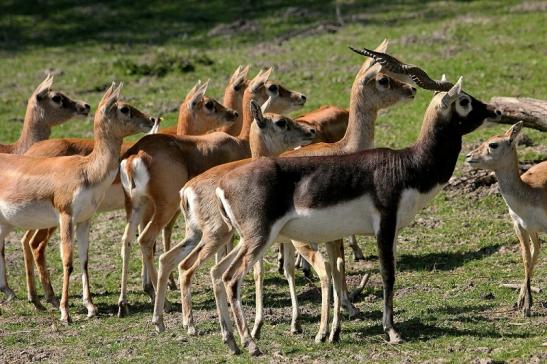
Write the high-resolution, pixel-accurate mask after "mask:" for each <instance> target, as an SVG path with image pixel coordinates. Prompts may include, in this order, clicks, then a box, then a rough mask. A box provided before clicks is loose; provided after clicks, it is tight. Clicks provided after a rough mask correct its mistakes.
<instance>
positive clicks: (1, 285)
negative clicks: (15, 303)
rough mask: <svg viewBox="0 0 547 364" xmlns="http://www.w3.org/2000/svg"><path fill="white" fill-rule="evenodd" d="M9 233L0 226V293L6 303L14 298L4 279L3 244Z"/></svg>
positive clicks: (4, 227)
mask: <svg viewBox="0 0 547 364" xmlns="http://www.w3.org/2000/svg"><path fill="white" fill-rule="evenodd" d="M10 231H11V229H10V228H9V226H6V225H0V291H2V292H4V294H5V295H6V302H7V301H11V300H12V299H14V298H15V292H13V291H12V289H11V288H9V286H8V280H7V277H6V256H5V251H4V244H5V241H6V236H7V235H8V233H9V232H10Z"/></svg>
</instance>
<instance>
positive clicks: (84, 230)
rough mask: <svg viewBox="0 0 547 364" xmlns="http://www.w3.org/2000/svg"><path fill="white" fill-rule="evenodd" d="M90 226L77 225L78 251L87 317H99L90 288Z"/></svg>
mask: <svg viewBox="0 0 547 364" xmlns="http://www.w3.org/2000/svg"><path fill="white" fill-rule="evenodd" d="M89 224H90V221H89V220H87V221H84V222H80V223H78V224H77V225H76V241H77V242H78V251H79V255H80V266H81V268H82V290H83V292H82V299H83V302H84V306H85V307H86V308H87V317H95V316H97V307H96V306H95V305H94V304H93V300H92V298H91V289H90V288H89V272H88V269H87V266H88V262H89V260H88V255H89Z"/></svg>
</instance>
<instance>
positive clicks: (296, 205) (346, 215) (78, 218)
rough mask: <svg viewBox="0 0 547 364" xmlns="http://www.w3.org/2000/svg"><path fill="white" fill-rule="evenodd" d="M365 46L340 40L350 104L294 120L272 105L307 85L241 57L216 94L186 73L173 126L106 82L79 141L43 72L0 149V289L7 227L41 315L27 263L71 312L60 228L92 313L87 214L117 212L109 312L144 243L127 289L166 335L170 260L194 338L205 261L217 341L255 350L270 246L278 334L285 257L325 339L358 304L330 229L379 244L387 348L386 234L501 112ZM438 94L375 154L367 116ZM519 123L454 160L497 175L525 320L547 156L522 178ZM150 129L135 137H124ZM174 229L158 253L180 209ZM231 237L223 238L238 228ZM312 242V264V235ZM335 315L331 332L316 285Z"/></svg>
mask: <svg viewBox="0 0 547 364" xmlns="http://www.w3.org/2000/svg"><path fill="white" fill-rule="evenodd" d="M387 47H388V42H387V40H385V41H384V42H382V43H381V44H380V45H379V46H378V47H377V48H376V49H375V50H369V49H366V48H365V49H362V50H357V49H353V48H352V50H353V51H355V52H356V53H359V54H361V55H363V56H365V57H366V58H365V61H364V63H363V64H362V66H361V68H360V69H359V72H358V73H357V75H356V77H355V80H354V82H353V85H352V88H351V95H350V100H349V110H346V109H344V108H341V107H338V106H323V107H321V108H320V109H318V110H315V111H312V112H310V113H308V114H306V115H303V116H300V117H298V118H296V119H291V118H289V117H287V116H283V115H282V114H285V113H288V112H290V111H294V110H297V109H299V108H301V107H302V106H303V105H304V104H305V103H306V96H305V95H303V94H302V93H299V92H296V91H291V90H289V89H287V88H285V87H284V86H282V85H281V84H279V83H277V82H274V81H271V80H270V76H271V73H272V68H268V69H263V70H261V71H260V72H259V73H258V74H257V75H256V76H255V77H254V78H253V79H248V78H247V75H248V73H249V66H246V67H241V66H240V67H238V68H237V69H236V71H235V72H234V73H233V75H232V76H231V77H230V79H229V81H228V85H227V87H226V90H225V94H224V100H223V104H221V103H219V102H218V101H216V100H214V99H213V98H210V97H209V96H206V95H205V94H206V92H207V88H208V85H209V81H207V82H203V83H202V82H197V83H196V85H195V86H194V87H193V88H192V89H191V90H190V91H189V92H188V94H187V95H186V97H185V99H184V101H183V102H182V104H181V105H180V109H179V116H178V122H177V126H176V128H162V129H159V130H158V128H159V122H160V118H156V117H151V116H148V115H146V114H145V113H143V112H141V111H139V110H138V109H137V108H136V107H134V106H131V105H129V104H127V103H125V102H123V101H121V100H120V93H121V90H122V84H121V83H120V84H118V85H116V84H114V83H113V84H112V86H111V87H110V88H108V90H106V92H105V94H104V96H103V97H102V99H101V101H100V102H99V105H98V106H97V109H96V111H95V115H94V124H93V132H94V139H93V140H86V139H52V140H47V139H48V137H49V135H50V132H51V127H52V126H54V125H58V124H60V123H63V122H65V121H67V120H69V119H71V118H73V117H77V116H86V115H88V114H89V112H90V106H89V105H88V104H86V103H84V102H82V101H75V100H72V99H71V98H69V97H68V96H66V95H65V94H63V93H61V92H59V91H54V90H53V89H52V83H53V77H52V76H48V77H47V78H46V79H45V80H44V81H43V82H42V83H41V84H40V85H39V86H38V87H37V88H36V90H35V91H34V92H33V94H32V95H31V97H30V98H29V101H28V107H27V111H26V115H25V119H24V123H23V130H22V133H21V136H20V138H19V140H18V141H17V142H16V143H15V144H12V145H0V152H1V154H0V169H1V170H2V173H1V174H0V253H1V259H0V290H1V291H2V292H3V293H4V295H5V297H6V299H7V301H9V300H11V299H13V298H15V294H14V292H13V290H12V289H11V288H10V287H9V285H8V280H7V272H6V263H5V253H4V252H5V249H4V243H5V238H6V236H7V235H8V234H9V233H10V232H12V231H14V230H15V229H17V228H19V229H25V230H27V231H26V232H25V234H24V236H23V238H22V241H21V243H22V247H23V251H24V261H25V273H26V280H27V292H28V300H29V302H31V303H32V304H33V305H35V306H36V307H37V308H43V306H42V304H41V303H40V300H39V298H38V295H37V293H36V287H35V282H34V267H36V269H37V270H38V273H39V277H40V282H41V285H42V286H43V289H44V293H45V298H46V300H47V301H48V302H49V303H51V304H52V305H54V306H55V307H59V309H60V311H61V320H62V321H65V322H70V313H69V305H68V299H69V282H70V275H71V273H72V269H73V268H72V254H73V253H72V249H73V247H72V246H73V240H74V238H75V239H76V241H77V244H78V250H79V257H80V265H81V269H82V283H83V294H82V297H83V302H84V306H85V307H86V309H87V313H88V317H92V316H95V315H97V308H96V307H95V305H94V304H93V300H92V294H91V289H90V278H89V273H88V270H89V269H88V268H89V267H88V248H89V230H90V224H91V218H92V216H93V215H94V214H95V213H96V212H97V211H108V210H115V209H122V208H125V210H126V216H127V223H126V227H125V231H124V233H123V238H122V242H121V256H122V271H121V275H120V297H119V301H118V307H119V311H118V316H120V317H122V316H125V315H128V314H129V306H128V301H127V281H128V275H129V269H128V264H129V256H130V251H131V244H132V243H133V242H134V241H138V243H139V245H140V248H141V252H142V263H143V268H142V274H141V276H142V277H141V279H142V284H143V289H144V291H145V292H147V293H148V294H149V295H150V297H151V299H152V301H153V302H154V310H153V318H152V322H153V323H154V324H155V326H156V329H157V330H158V331H159V332H162V331H164V330H165V325H164V321H163V314H164V310H165V309H169V307H170V304H169V302H168V301H167V300H166V291H167V287H170V288H171V289H175V288H176V282H175V281H174V279H173V276H172V273H173V270H174V269H175V267H177V266H178V277H179V288H180V292H181V301H182V314H183V316H182V318H183V326H184V328H185V329H186V330H187V331H188V334H190V335H194V334H195V333H196V331H197V330H196V326H195V323H194V319H193V315H192V299H191V281H192V277H193V275H194V273H195V271H196V270H197V269H198V268H199V267H200V266H201V265H203V263H205V262H206V261H207V260H208V259H210V258H211V257H213V256H214V255H215V256H216V264H214V266H213V268H212V269H211V281H212V288H213V292H214V297H215V301H216V307H217V314H218V318H219V322H220V329H221V334H222V339H223V341H224V343H225V344H226V345H227V346H228V348H229V350H230V351H231V352H233V353H237V352H239V347H238V344H237V343H236V341H235V338H234V334H233V325H232V321H231V318H230V311H231V312H232V317H233V319H234V321H235V326H236V328H237V331H238V334H239V337H240V342H241V344H242V345H243V346H244V347H246V348H247V349H248V350H249V352H250V353H251V354H252V355H258V354H260V350H259V349H258V346H257V343H256V340H257V339H258V338H259V336H260V330H261V327H262V323H263V310H264V307H263V299H262V296H263V268H262V258H263V256H264V254H265V253H266V251H267V249H268V247H269V246H271V245H272V244H273V243H275V242H278V243H279V244H280V248H279V249H280V253H281V258H282V259H281V261H282V271H283V273H284V275H285V277H286V278H287V281H288V283H289V290H290V297H291V304H292V318H291V332H292V333H298V332H300V331H301V326H300V322H299V319H300V318H299V312H300V311H299V306H298V300H297V294H296V283H295V255H296V254H297V253H298V254H300V256H301V257H302V258H303V259H304V260H305V261H306V262H307V263H308V264H309V265H310V266H311V267H312V268H313V270H314V271H315V272H316V274H317V276H318V278H319V281H320V286H321V318H320V326H319V330H318V333H317V335H316V341H318V342H321V341H325V340H326V339H327V335H328V340H329V341H331V342H336V341H338V340H339V338H340V332H341V324H340V321H341V320H340V310H341V307H343V308H344V309H346V310H347V311H348V312H349V313H350V315H352V314H355V313H356V312H357V309H356V308H355V307H354V306H353V304H352V303H351V300H350V295H349V294H348V291H347V286H346V283H345V264H344V254H343V247H342V243H343V240H342V239H343V238H344V237H351V238H350V241H352V244H351V246H352V248H353V249H354V252H355V254H356V257H357V258H362V253H361V252H360V249H359V247H358V246H357V244H356V239H355V237H354V235H355V234H356V235H373V236H375V237H376V241H377V249H378V256H379V260H380V268H381V269H380V272H381V276H382V280H383V296H384V309H383V328H384V331H385V333H386V335H387V336H388V338H389V341H390V342H391V343H398V342H401V341H402V336H401V334H400V333H399V332H398V330H397V329H396V327H395V326H394V323H393V295H394V282H395V271H396V270H395V261H396V247H397V237H398V235H399V232H400V230H401V229H402V228H404V227H405V226H408V225H409V224H410V223H411V222H412V221H413V220H414V216H415V215H416V213H417V212H418V211H419V210H421V209H422V208H423V207H425V206H426V205H427V204H428V203H429V202H430V201H431V200H432V199H433V197H434V196H435V195H436V194H437V193H438V192H439V191H440V190H441V189H442V187H443V186H444V185H445V184H446V183H447V182H448V180H449V179H450V177H451V176H452V174H453V172H454V169H455V166H456V161H457V158H458V155H459V153H460V150H461V149H462V136H463V135H465V134H467V133H470V132H472V131H473V130H475V129H476V128H478V127H479V126H480V125H481V124H482V123H483V122H484V121H485V120H489V119H490V120H494V119H497V118H499V117H500V116H501V113H500V112H499V111H497V110H495V109H494V108H493V107H492V106H491V105H488V104H485V103H483V102H481V101H479V100H477V99H475V98H474V97H473V96H471V95H470V94H469V93H467V92H465V91H464V90H463V78H462V77H460V78H459V79H458V81H457V82H456V83H455V84H452V83H451V82H449V81H448V80H447V79H446V78H445V77H444V75H443V78H442V79H441V80H433V79H431V78H429V76H428V75H427V73H425V72H424V71H423V70H422V69H421V68H419V67H418V66H412V65H408V64H404V63H402V62H400V61H399V60H397V59H396V58H394V57H392V56H390V55H388V54H387V53H386V51H387ZM413 85H415V86H418V87H420V88H423V89H427V90H433V91H435V95H434V96H433V98H432V99H431V102H430V103H429V106H428V107H427V109H426V111H425V114H424V117H423V121H422V128H421V131H420V133H419V136H418V139H417V140H416V142H415V143H414V144H412V145H410V146H408V147H407V148H404V149H400V150H393V149H389V148H374V133H375V120H376V118H377V115H378V113H379V111H380V110H382V109H386V108H389V107H391V106H394V105H396V104H400V103H403V102H409V101H412V100H413V99H414V97H415V94H416V91H417V90H416V88H415V87H413ZM521 127H522V123H518V124H516V125H514V126H513V127H512V128H511V129H509V130H508V131H507V132H506V133H505V134H503V135H498V136H494V137H492V138H490V139H488V140H487V141H485V142H484V143H483V144H482V145H481V146H479V147H478V148H477V149H475V150H473V151H472V152H471V153H469V154H468V155H467V156H466V163H468V164H469V165H471V166H475V167H477V168H484V169H489V170H492V171H494V172H495V174H496V176H497V178H498V180H499V186H500V190H501V194H502V196H503V198H504V200H505V202H506V203H507V205H508V207H509V213H510V216H511V219H512V221H513V225H514V228H515V232H516V234H517V237H518V240H519V241H520V248H521V253H522V259H523V262H524V273H525V279H524V282H523V284H522V287H521V291H520V295H519V298H518V302H517V305H518V308H519V309H520V310H522V312H523V313H524V314H525V315H530V310H531V306H532V290H531V278H532V275H533V270H534V266H535V265H536V264H537V261H538V257H539V252H540V240H539V237H538V234H539V233H541V232H545V231H547V162H543V163H539V164H537V165H535V166H534V167H532V168H530V169H529V170H528V171H527V172H526V173H525V174H523V175H522V176H521V175H520V173H519V168H518V159H517V154H516V145H517V144H516V140H517V136H518V134H519V132H520V130H521ZM142 132H144V133H148V135H145V136H144V137H142V138H141V139H140V140H139V141H137V142H136V143H123V138H124V137H126V136H128V135H132V134H136V133H142ZM181 212H182V214H183V215H184V220H185V236H184V239H183V240H182V241H181V242H180V243H179V244H177V245H175V246H174V247H171V235H172V231H173V228H174V226H175V222H176V220H177V217H178V216H179V215H180V213H181ZM57 227H59V232H60V249H61V258H62V264H63V288H62V293H61V300H60V301H58V300H57V298H56V296H55V293H54V291H53V288H52V285H51V280H50V277H49V273H48V269H47V266H46V247H47V242H48V240H49V238H50V237H51V236H52V234H54V232H55V230H56V228H57ZM160 232H161V233H162V237H163V247H164V253H163V254H162V255H161V256H160V257H159V271H158V270H157V269H156V264H155V262H154V260H155V258H154V255H155V242H156V239H157V237H158V235H159V234H160ZM236 234H237V235H238V236H239V243H238V244H237V245H235V246H234V245H233V244H232V239H233V238H234V236H235V235H236ZM321 243H325V245H326V251H327V257H326V258H325V257H323V255H322V253H321V252H320V251H319V250H318V248H317V244H321ZM251 267H252V268H253V269H254V281H255V289H256V317H255V321H254V326H253V328H252V329H250V328H249V326H248V324H247V320H246V318H245V315H244V312H243V310H242V303H241V290H242V282H243V278H244V276H245V274H246V273H247V272H248V271H249V270H250V269H251ZM331 283H332V286H333V288H334V289H333V310H334V314H333V317H332V322H331V329H330V333H329V330H328V327H329V323H328V320H329V310H330V302H329V294H330V289H329V287H330V285H331Z"/></svg>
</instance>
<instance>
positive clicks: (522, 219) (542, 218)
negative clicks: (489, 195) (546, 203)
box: [504, 196, 547, 233]
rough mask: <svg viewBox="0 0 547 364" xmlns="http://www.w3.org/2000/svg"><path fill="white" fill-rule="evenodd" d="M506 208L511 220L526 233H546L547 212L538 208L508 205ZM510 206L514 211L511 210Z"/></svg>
mask: <svg viewBox="0 0 547 364" xmlns="http://www.w3.org/2000/svg"><path fill="white" fill-rule="evenodd" d="M504 199H505V196H504ZM505 202H506V203H507V199H505ZM507 206H508V207H509V215H511V219H513V221H514V222H516V223H517V224H519V225H520V226H522V227H523V228H525V229H526V230H527V231H528V232H530V233H532V232H535V233H539V232H547V212H546V211H545V209H543V208H541V207H538V206H515V204H512V205H509V204H508V203H507ZM511 206H513V207H515V209H514V210H513V209H512V208H511ZM517 207H518V210H517Z"/></svg>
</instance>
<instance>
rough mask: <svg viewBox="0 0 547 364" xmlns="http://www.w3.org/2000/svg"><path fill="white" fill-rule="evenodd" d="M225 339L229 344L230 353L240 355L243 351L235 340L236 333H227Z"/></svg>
mask: <svg viewBox="0 0 547 364" xmlns="http://www.w3.org/2000/svg"><path fill="white" fill-rule="evenodd" d="M223 341H224V343H225V344H226V345H227V346H228V350H230V354H232V355H239V354H240V353H241V351H240V350H239V347H238V346H237V344H236V341H235V340H234V335H232V334H231V333H227V334H226V337H225V338H224V340H223Z"/></svg>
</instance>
